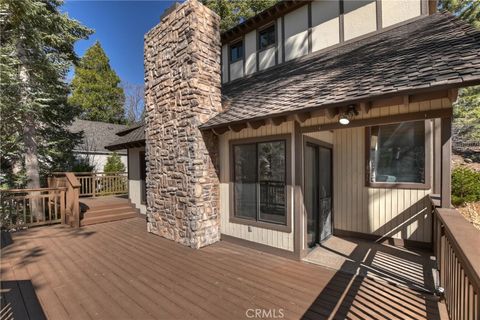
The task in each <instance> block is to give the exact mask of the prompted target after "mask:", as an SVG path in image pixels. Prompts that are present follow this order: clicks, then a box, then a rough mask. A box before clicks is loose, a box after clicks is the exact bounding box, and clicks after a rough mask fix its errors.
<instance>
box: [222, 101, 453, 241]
mask: <svg viewBox="0 0 480 320" xmlns="http://www.w3.org/2000/svg"><path fill="white" fill-rule="evenodd" d="M444 108H451V103H450V101H449V100H448V99H436V100H431V101H426V102H422V103H412V104H410V105H409V106H403V105H396V106H390V107H383V108H374V109H372V110H370V112H369V113H368V114H363V113H360V114H359V115H358V116H357V117H356V118H357V119H367V118H378V117H384V116H388V115H394V114H399V113H409V112H418V111H422V110H433V109H444ZM337 121H338V119H337V118H334V119H328V118H327V117H325V116H318V117H313V118H311V119H308V120H307V121H305V122H304V123H303V124H302V126H309V125H318V124H325V123H332V122H337ZM286 133H290V134H292V133H293V122H292V121H290V122H286V123H283V124H282V125H280V126H277V127H275V126H271V125H268V126H263V127H261V128H259V129H257V130H253V129H251V128H247V129H244V130H242V131H240V132H238V133H235V132H232V131H228V132H226V133H225V134H223V135H221V136H220V137H219V138H220V143H219V148H220V155H221V157H220V181H221V184H220V212H221V226H220V228H221V232H222V234H226V235H230V236H234V237H238V238H241V239H246V240H249V241H254V242H257V243H261V244H265V245H269V246H273V247H277V248H281V249H285V250H289V251H293V230H295V227H294V214H295V213H294V214H293V215H292V232H290V233H286V232H281V231H273V230H268V229H263V228H258V227H251V230H252V231H251V232H249V231H248V226H246V225H243V224H236V223H230V221H229V214H230V202H229V201H230V199H229V183H230V182H229V180H230V168H229V141H230V140H234V139H244V138H252V137H263V136H269V135H277V134H286ZM308 135H309V136H310V137H313V138H316V139H319V140H323V141H325V142H329V143H332V144H333V150H334V151H333V156H334V162H333V165H334V169H333V172H334V178H333V183H334V202H333V205H334V227H335V228H336V229H341V230H346V231H354V232H361V233H367V234H375V235H379V236H388V237H393V238H400V239H408V240H415V241H423V242H429V241H430V240H431V217H430V216H429V214H428V212H427V211H426V210H425V208H426V206H427V205H428V202H426V201H427V199H426V198H425V197H426V195H428V194H429V193H431V189H429V190H417V189H386V188H368V187H365V160H364V159H365V128H363V127H362V128H346V129H339V130H333V133H332V132H314V133H309V134H308ZM292 139H293V137H292ZM431 140H432V142H433V140H434V139H431ZM294 144H295V142H294V141H293V143H292V148H293V146H294ZM431 150H432V152H433V148H431ZM292 152H293V150H292ZM432 156H433V155H432ZM290 161H291V165H292V173H293V172H294V170H293V169H294V166H295V163H294V158H293V157H292V159H290ZM432 163H433V158H432ZM431 176H432V179H433V174H432V175H431ZM293 180H294V179H292V181H293ZM430 183H431V185H433V180H432V181H431V182H430ZM288 200H289V202H288V205H290V206H293V199H288Z"/></svg>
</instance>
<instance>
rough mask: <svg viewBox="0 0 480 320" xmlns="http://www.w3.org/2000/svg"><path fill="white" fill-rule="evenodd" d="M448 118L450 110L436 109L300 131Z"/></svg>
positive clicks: (310, 127) (308, 127)
mask: <svg viewBox="0 0 480 320" xmlns="http://www.w3.org/2000/svg"><path fill="white" fill-rule="evenodd" d="M449 116H450V117H451V116H452V109H437V110H428V111H420V112H412V113H402V114H396V115H390V116H386V117H378V118H369V119H359V120H353V121H351V122H350V123H349V124H348V125H346V126H344V125H341V124H340V123H338V122H337V123H329V124H324V125H315V126H306V127H302V128H301V130H302V132H303V133H308V132H316V131H325V130H335V129H345V128H356V127H367V126H372V125H383V124H390V123H398V122H402V121H414V120H427V119H434V118H442V117H449Z"/></svg>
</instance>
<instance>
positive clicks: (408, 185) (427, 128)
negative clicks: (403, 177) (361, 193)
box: [365, 120, 432, 190]
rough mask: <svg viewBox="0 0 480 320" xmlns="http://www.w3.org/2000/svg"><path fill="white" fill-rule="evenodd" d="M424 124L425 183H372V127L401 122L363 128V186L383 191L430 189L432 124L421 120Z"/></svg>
mask: <svg viewBox="0 0 480 320" xmlns="http://www.w3.org/2000/svg"><path fill="white" fill-rule="evenodd" d="M420 121H422V120H410V121H403V122H420ZM423 121H424V124H425V136H424V144H425V182H424V183H417V182H372V181H371V179H370V178H371V170H370V147H371V145H370V143H371V131H372V128H373V127H380V126H387V125H393V124H400V123H402V122H394V123H386V124H381V125H372V126H368V127H365V186H366V187H369V188H385V189H419V190H428V189H430V188H431V176H432V175H431V170H432V154H431V151H432V123H431V121H430V120H423Z"/></svg>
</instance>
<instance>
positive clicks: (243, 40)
mask: <svg viewBox="0 0 480 320" xmlns="http://www.w3.org/2000/svg"><path fill="white" fill-rule="evenodd" d="M239 42H242V59H237V60H232V52H231V49H232V46H233V45H235V44H237V43H239ZM228 57H229V60H230V61H229V65H230V64H232V63H235V62H238V61H240V60H245V39H244V37H242V38H238V39H235V40H233V41H232V42H230V43H229V44H228Z"/></svg>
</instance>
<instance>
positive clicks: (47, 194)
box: [0, 187, 67, 228]
mask: <svg viewBox="0 0 480 320" xmlns="http://www.w3.org/2000/svg"><path fill="white" fill-rule="evenodd" d="M66 191H67V188H65V187H58V188H38V189H9V190H2V191H0V213H1V222H0V223H1V225H2V226H5V227H8V228H23V227H30V226H39V225H47V224H53V223H59V222H62V220H63V219H64V216H65V193H66Z"/></svg>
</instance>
